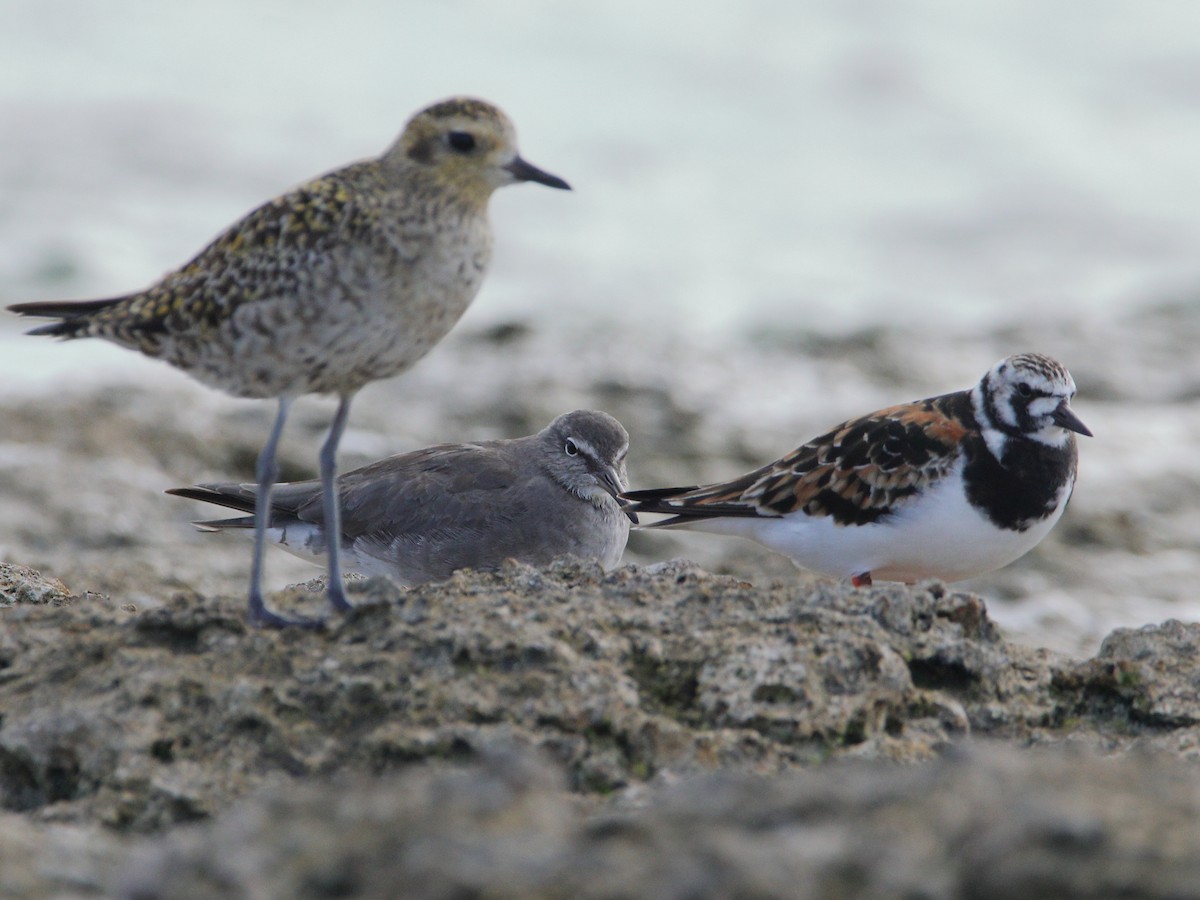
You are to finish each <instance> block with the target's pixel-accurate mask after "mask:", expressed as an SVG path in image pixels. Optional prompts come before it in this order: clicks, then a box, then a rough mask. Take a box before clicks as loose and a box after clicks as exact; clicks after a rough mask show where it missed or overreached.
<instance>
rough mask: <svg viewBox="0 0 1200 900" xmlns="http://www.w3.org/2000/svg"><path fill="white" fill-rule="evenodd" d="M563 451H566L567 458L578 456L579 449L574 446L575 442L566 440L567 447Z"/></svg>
mask: <svg viewBox="0 0 1200 900" xmlns="http://www.w3.org/2000/svg"><path fill="white" fill-rule="evenodd" d="M563 449H564V450H566V451H567V456H578V455H579V448H578V447H576V446H575V442H574V441H573V440H571V439H570V438H567V445H566V446H565V447H563Z"/></svg>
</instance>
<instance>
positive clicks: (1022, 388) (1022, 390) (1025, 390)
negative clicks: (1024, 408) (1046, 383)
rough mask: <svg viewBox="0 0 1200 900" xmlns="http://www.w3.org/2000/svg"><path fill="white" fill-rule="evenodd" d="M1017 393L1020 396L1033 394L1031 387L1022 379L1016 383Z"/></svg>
mask: <svg viewBox="0 0 1200 900" xmlns="http://www.w3.org/2000/svg"><path fill="white" fill-rule="evenodd" d="M1017 393H1018V394H1020V395H1021V396H1022V397H1032V396H1033V388H1031V387H1030V386H1029V384H1028V382H1024V381H1022V382H1021V383H1020V384H1018V385H1017Z"/></svg>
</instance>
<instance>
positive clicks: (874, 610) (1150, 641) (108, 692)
mask: <svg viewBox="0 0 1200 900" xmlns="http://www.w3.org/2000/svg"><path fill="white" fill-rule="evenodd" d="M319 586H320V585H319V582H317V583H313V584H310V585H307V586H297V587H295V588H292V589H289V590H288V591H286V592H283V593H281V594H278V595H276V597H275V598H274V600H273V603H274V605H275V606H276V608H279V609H281V610H291V611H295V612H305V613H316V612H319V611H321V609H322V597H321V595H320V593H319V591H314V588H319ZM351 591H352V594H351V596H352V599H353V600H354V601H355V602H356V604H357V605H358V607H359V608H358V609H356V610H355V611H354V612H353V613H352V614H350V615H349V616H347V617H345V618H335V619H330V620H329V622H328V625H327V627H326V628H325V629H324V630H322V631H319V632H308V631H298V630H297V631H285V632H276V631H257V630H250V629H247V628H246V626H245V625H244V622H243V610H242V601H241V600H240V599H239V598H233V597H219V598H212V597H205V596H201V595H197V594H194V593H192V594H188V593H180V594H178V595H176V596H175V597H174V598H172V599H171V600H170V601H169V602H166V603H164V604H162V605H161V606H157V607H154V608H150V609H139V608H136V607H135V606H134V605H132V604H127V603H126V604H122V603H120V602H118V601H116V600H114V599H112V598H109V597H106V596H103V595H98V594H90V595H80V596H74V597H71V598H70V599H69V600H67V601H65V602H62V603H58V604H46V603H39V602H33V601H28V600H26V601H18V602H17V603H16V604H15V605H14V606H13V607H12V608H11V609H9V610H8V611H7V612H6V613H5V619H4V626H5V627H4V631H3V633H2V636H0V710H2V711H3V720H2V722H0V805H2V806H3V809H4V810H5V812H4V814H3V816H2V817H0V864H2V865H0V871H3V873H4V874H3V875H2V876H0V889H2V890H0V893H2V892H3V891H7V893H8V894H9V895H12V896H30V897H38V896H45V897H51V896H62V895H64V894H66V893H68V892H74V894H75V895H78V896H89V895H91V896H101V895H110V894H112V893H114V892H117V893H119V894H120V895H124V896H132V897H146V898H149V897H202V896H213V897H216V896H247V897H249V896H278V897H306V896H311V897H334V896H388V895H389V894H391V893H392V892H394V891H395V890H397V889H399V888H398V887H397V886H401V885H402V886H403V887H404V890H405V891H406V892H407V894H408V895H411V896H429V897H443V896H466V895H471V894H473V893H474V892H479V891H482V892H483V893H489V894H494V895H495V896H512V897H520V896H563V897H565V896H647V897H661V896H668V897H669V896H730V895H746V894H753V895H762V896H775V895H779V896H787V895H794V896H804V895H807V896H879V897H884V896H896V895H897V893H899V894H904V893H906V892H916V894H917V895H920V896H930V897H941V896H945V897H951V896H963V895H964V892H965V891H966V888H967V887H968V886H970V888H971V891H973V892H974V893H972V894H971V895H973V896H981V897H990V896H997V897H998V896H1014V894H1012V893H1007V894H1006V893H1004V891H1005V890H1010V891H1011V890H1012V887H1013V885H1017V886H1019V887H1020V888H1021V890H1020V891H1019V892H1018V894H1017V895H1022V896H1032V895H1035V894H1036V893H1037V892H1038V891H1050V892H1052V893H1054V894H1055V895H1061V896H1100V895H1105V894H1108V893H1112V892H1115V893H1121V894H1122V895H1126V896H1187V893H1186V891H1184V890H1183V888H1184V886H1186V885H1189V884H1190V885H1191V886H1192V887H1191V888H1189V889H1195V888H1194V886H1195V885H1196V884H1200V878H1197V875H1198V874H1200V872H1198V871H1197V869H1196V866H1197V863H1196V860H1197V859H1200V831H1197V830H1196V829H1195V828H1194V827H1191V826H1190V825H1189V826H1187V827H1185V826H1184V824H1183V823H1185V822H1188V821H1191V822H1193V823H1194V820H1195V817H1196V816H1200V788H1198V787H1197V784H1200V782H1197V781H1196V779H1195V774H1196V770H1195V760H1196V759H1197V756H1198V754H1197V738H1198V737H1200V728H1198V727H1197V721H1196V720H1197V717H1198V716H1200V679H1197V677H1196V674H1195V671H1196V670H1195V666H1194V660H1195V652H1194V651H1195V645H1196V642H1197V641H1200V626H1195V625H1184V624H1182V623H1179V622H1174V621H1171V622H1166V623H1163V624H1162V625H1155V626H1147V627H1145V628H1141V629H1136V630H1122V631H1118V632H1114V633H1113V634H1112V635H1111V636H1110V637H1109V638H1108V639H1107V640H1106V641H1105V643H1104V645H1103V647H1102V649H1101V651H1100V653H1099V654H1097V656H1095V657H1094V658H1092V659H1088V660H1076V659H1072V658H1069V657H1066V656H1063V655H1059V654H1056V653H1053V652H1050V651H1046V650H1038V649H1032V648H1028V647H1023V646H1021V645H1017V644H1012V643H1009V642H1007V641H1005V640H1004V639H1003V637H1002V636H1001V634H1000V632H999V630H998V629H997V628H996V626H995V625H994V624H993V623H992V621H991V620H990V618H989V617H988V614H987V611H986V608H985V605H984V602H983V601H982V600H981V599H980V598H979V597H978V596H976V595H973V594H970V593H966V592H956V591H952V590H950V589H948V588H946V587H945V586H943V585H941V584H939V583H929V584H925V585H919V586H916V587H912V588H908V587H903V586H897V585H885V586H878V587H874V588H870V589H864V590H853V589H851V588H849V587H846V586H843V585H837V584H832V583H825V582H823V583H819V584H816V585H802V584H792V585H785V584H780V585H775V586H770V587H759V586H755V585H752V584H750V583H748V582H745V581H741V580H739V579H736V578H732V577H728V576H717V575H711V574H709V573H706V572H704V571H703V570H701V569H699V568H697V567H696V566H695V565H693V564H690V563H686V562H681V561H676V562H671V563H666V564H660V565H657V566H647V567H639V566H628V567H625V568H623V569H619V570H617V571H615V572H611V573H608V574H605V573H603V572H602V571H601V570H600V569H599V568H598V567H596V566H594V565H592V564H590V563H585V562H580V561H572V560H564V561H561V562H559V563H556V564H554V565H552V566H551V567H549V568H547V569H544V570H535V569H531V568H528V567H524V566H519V565H516V564H512V565H511V566H509V567H507V568H506V569H505V570H503V571H501V572H499V573H494V574H477V573H471V572H462V573H459V574H457V575H455V576H454V577H453V578H452V579H451V580H449V581H448V582H445V583H443V584H440V585H429V586H425V587H419V588H414V589H407V590H406V589H401V588H398V587H396V586H394V585H392V584H391V583H390V582H387V581H386V580H383V579H373V580H367V581H357V582H352V584H351ZM1189 817H1192V818H1191V819H1189ZM10 834H11V835H12V836H13V837H12V840H9V835H10ZM73 848H74V849H73ZM80 848H83V849H82V851H81V850H80ZM956 848H957V849H956ZM1189 879H1190V881H1189ZM1181 891H1183V892H1182V893H1181ZM1097 892H1098V893H1097Z"/></svg>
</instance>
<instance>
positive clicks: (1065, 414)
mask: <svg viewBox="0 0 1200 900" xmlns="http://www.w3.org/2000/svg"><path fill="white" fill-rule="evenodd" d="M1051 418H1052V419H1053V420H1054V424H1055V425H1057V426H1058V427H1059V428H1065V429H1067V430H1068V431H1074V432H1076V433H1078V434H1084V435H1087V436H1088V437H1092V436H1093V435H1092V430H1091V429H1090V428H1088V427H1087V426H1086V425H1084V424H1083V422H1082V421H1081V420H1080V418H1079V416H1077V415H1075V412H1074V410H1072V409H1071V407H1070V406H1068V405H1067V401H1066V400H1064V401H1063V402H1062V403H1060V404H1058V409H1056V410H1054V415H1052V416H1051Z"/></svg>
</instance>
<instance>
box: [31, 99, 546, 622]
mask: <svg viewBox="0 0 1200 900" xmlns="http://www.w3.org/2000/svg"><path fill="white" fill-rule="evenodd" d="M521 181H536V182H539V183H541V184H545V185H548V186H550V187H555V188H567V187H568V185H567V183H566V182H565V181H563V180H562V179H560V178H557V177H555V176H553V175H549V174H547V173H545V172H543V171H541V170H540V169H538V168H536V167H534V166H532V165H530V164H529V163H527V162H525V161H524V160H523V159H522V158H521V157H520V156H519V155H518V153H517V145H516V135H515V132H514V130H513V126H512V123H511V122H510V121H509V120H508V117H507V116H506V115H505V114H504V113H503V112H502V111H500V110H499V109H497V108H496V107H495V106H493V105H492V104H490V103H487V102H485V101H482V100H476V99H471V98H464V97H458V98H452V99H449V100H444V101H441V102H440V103H435V104H433V105H432V106H430V107H428V108H426V109H424V110H422V111H421V112H419V113H417V114H416V115H415V116H413V118H412V119H411V120H410V121H409V122H408V124H407V125H406V126H405V128H404V131H403V132H402V133H401V134H400V136H399V138H397V140H396V141H395V143H394V144H392V146H391V147H389V148H388V150H387V151H386V152H385V153H384V154H383V155H382V156H380V157H378V158H377V159H371V160H366V161H364V162H359V163H355V164H352V165H349V166H346V167H345V168H342V169H337V170H336V171H333V172H330V173H329V174H327V175H324V176H322V177H320V178H317V179H315V180H313V181H310V182H308V183H307V184H304V185H301V186H300V187H298V188H296V189H294V190H292V191H290V192H289V193H287V194H284V195H283V196H281V197H279V198H278V199H275V200H272V201H270V202H268V203H266V204H264V205H263V206H261V207H259V208H258V209H256V210H254V211H253V212H251V213H250V214H249V215H247V216H246V217H245V218H243V219H242V220H241V221H239V222H238V223H236V224H235V225H233V226H232V227H231V228H229V230H227V231H226V232H225V233H224V234H222V235H221V236H220V237H218V238H217V239H216V240H214V241H213V242H212V243H211V244H209V245H208V246H207V247H206V248H205V249H204V250H202V251H201V252H200V253H199V255H197V256H196V257H195V258H194V259H193V260H192V261H191V262H189V263H188V264H187V265H185V266H183V267H182V268H181V269H179V270H177V271H174V272H171V273H170V274H168V275H166V276H165V277H164V278H163V279H162V280H161V281H159V282H158V283H157V284H155V285H153V286H152V287H150V288H148V289H146V290H145V291H141V292H139V293H135V294H129V295H127V296H124V297H117V298H113V299H107V300H92V301H82V302H43V303H23V304H18V305H16V306H10V307H9V309H10V310H12V311H13V312H16V313H20V314H21V315H27V316H40V317H45V318H56V319H59V321H57V322H54V323H52V324H49V325H43V326H41V327H38V328H35V329H33V330H32V331H31V332H30V334H43V335H54V336H58V337H64V338H78V337H101V338H105V339H107V340H110V341H113V342H114V343H117V344H121V345H122V346H126V347H131V348H133V349H135V350H139V351H141V352H142V353H144V354H146V355H147V356H152V357H154V358H156V359H162V360H165V361H167V362H169V363H171V364H172V365H174V366H177V367H179V368H180V369H182V370H184V371H186V372H187V373H188V374H190V375H192V376H194V377H195V378H197V379H198V380H200V381H202V382H204V383H205V384H208V385H211V386H213V387H217V388H220V389H222V390H224V391H227V392H229V393H231V394H233V395H235V396H238V397H264V398H265V397H276V398H278V399H279V411H278V414H277V416H276V418H275V423H274V426H273V428H272V430H271V434H270V437H269V438H268V440H267V442H266V444H265V445H264V447H263V450H262V453H261V454H260V456H259V462H258V471H257V477H258V486H259V493H258V496H259V507H258V510H257V516H258V518H259V519H260V520H263V518H264V515H265V511H266V509H267V508H268V506H269V499H270V490H269V488H270V485H271V484H272V483H274V481H275V478H276V465H275V448H276V446H277V443H278V440H279V435H280V433H281V431H282V430H283V425H284V422H285V420H286V418H287V413H288V409H289V407H290V405H291V402H292V401H293V400H294V399H295V398H296V397H298V396H300V395H301V394H306V393H332V394H336V395H338V397H339V398H340V401H341V402H340V404H339V406H338V410H337V413H336V414H335V416H334V420H333V424H332V426H331V428H330V432H329V437H328V439H327V440H326V442H325V444H324V445H323V446H322V448H321V458H320V463H321V480H322V483H323V485H324V491H323V493H324V498H325V504H326V507H325V508H326V519H327V520H328V521H332V522H335V523H336V522H337V515H338V509H337V502H336V497H335V495H334V492H333V480H334V474H335V461H336V455H337V445H338V441H339V440H340V437H341V432H342V430H343V429H344V427H345V423H346V417H347V415H348V413H349V409H350V403H351V400H352V398H353V396H354V394H355V392H356V391H358V389H359V388H361V387H362V386H363V385H365V384H366V383H368V382H369V381H373V380H375V379H377V378H386V377H388V376H390V375H395V374H397V373H399V372H402V371H404V370H405V369H407V368H408V367H409V366H411V365H412V364H413V363H415V362H416V361H417V360H418V359H420V358H421V357H422V356H423V355H425V353H426V352H428V350H429V349H430V348H431V347H432V346H433V345H434V344H436V343H437V342H438V341H440V340H441V339H442V338H443V337H444V336H445V335H446V333H447V332H448V331H449V330H450V329H451V328H452V327H453V325H454V323H455V322H457V321H458V319H459V317H460V316H461V315H462V314H463V312H464V311H465V310H466V308H467V306H468V305H469V304H470V302H471V300H472V299H473V298H474V297H475V294H476V292H477V291H478V290H479V286H480V283H481V281H482V279H483V275H484V272H485V270H486V269H487V265H488V261H489V258H490V256H491V247H492V236H491V228H490V226H489V223H488V218H487V204H488V199H489V197H490V196H491V195H492V192H493V191H495V190H496V188H499V187H503V186H504V185H507V184H514V183H517V182H521ZM337 532H338V529H337V528H334V529H332V532H331V538H330V540H331V542H332V541H335V540H336V535H337ZM263 537H264V536H263V531H262V527H261V521H260V525H259V528H258V529H257V532H256V545H255V555H254V566H253V572H252V575H251V585H250V618H251V621H253V622H255V623H257V624H267V625H283V624H289V620H287V619H284V618H282V617H280V616H278V615H276V614H274V613H271V612H270V611H269V610H267V609H266V607H265V605H264V603H263V598H262V588H261V575H262V553H263ZM331 546H334V545H333V544H331ZM329 599H330V601H331V602H332V603H333V605H334V606H335V607H336V608H338V609H345V608H347V607H348V603H347V602H346V598H345V593H344V590H343V585H342V579H341V572H340V568H339V565H338V558H337V555H336V553H330V554H329Z"/></svg>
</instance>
